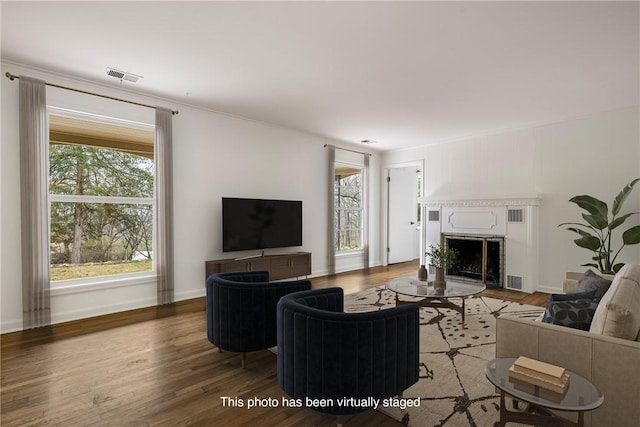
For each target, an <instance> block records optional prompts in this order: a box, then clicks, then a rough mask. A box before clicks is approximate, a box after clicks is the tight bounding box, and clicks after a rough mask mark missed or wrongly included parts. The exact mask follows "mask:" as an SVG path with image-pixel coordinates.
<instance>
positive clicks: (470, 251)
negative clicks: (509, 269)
mask: <svg viewBox="0 0 640 427" xmlns="http://www.w3.org/2000/svg"><path fill="white" fill-rule="evenodd" d="M442 237H443V240H444V245H445V248H451V249H455V250H456V251H458V257H457V258H456V261H455V263H454V265H452V266H450V267H449V268H447V271H446V275H447V276H448V277H450V278H452V279H457V280H468V281H473V282H480V283H484V284H485V285H486V286H487V287H488V288H501V287H503V284H504V270H505V269H504V253H505V250H504V238H503V237H499V236H465V235H447V234H444V235H443V236H442Z"/></svg>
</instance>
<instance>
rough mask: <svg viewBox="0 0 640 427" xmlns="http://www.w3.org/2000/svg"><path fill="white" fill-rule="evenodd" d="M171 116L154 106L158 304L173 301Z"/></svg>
mask: <svg viewBox="0 0 640 427" xmlns="http://www.w3.org/2000/svg"><path fill="white" fill-rule="evenodd" d="M172 118H173V113H172V111H171V110H169V109H167V108H162V107H156V132H155V149H154V153H155V155H154V158H155V163H156V201H157V207H156V215H157V221H156V224H157V232H156V253H154V256H153V259H154V262H155V265H156V271H157V275H158V277H157V287H158V305H164V304H171V303H173V302H174V283H173V280H174V279H173V276H174V274H173V126H172Z"/></svg>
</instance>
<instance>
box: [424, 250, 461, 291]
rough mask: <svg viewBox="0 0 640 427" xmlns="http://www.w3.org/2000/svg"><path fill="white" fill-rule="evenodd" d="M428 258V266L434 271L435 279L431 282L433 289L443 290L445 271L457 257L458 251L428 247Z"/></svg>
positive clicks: (444, 286)
mask: <svg viewBox="0 0 640 427" xmlns="http://www.w3.org/2000/svg"><path fill="white" fill-rule="evenodd" d="M425 255H427V256H428V257H429V260H430V261H429V265H432V266H433V267H434V268H435V269H436V279H435V280H434V281H433V287H434V289H444V288H446V286H447V283H446V282H445V280H444V272H445V269H446V268H447V267H449V266H451V265H452V264H453V263H454V262H455V260H456V258H457V257H458V251H457V250H455V249H452V248H447V249H444V248H442V247H441V246H440V245H436V246H434V245H430V246H429V251H427V252H426V254H425Z"/></svg>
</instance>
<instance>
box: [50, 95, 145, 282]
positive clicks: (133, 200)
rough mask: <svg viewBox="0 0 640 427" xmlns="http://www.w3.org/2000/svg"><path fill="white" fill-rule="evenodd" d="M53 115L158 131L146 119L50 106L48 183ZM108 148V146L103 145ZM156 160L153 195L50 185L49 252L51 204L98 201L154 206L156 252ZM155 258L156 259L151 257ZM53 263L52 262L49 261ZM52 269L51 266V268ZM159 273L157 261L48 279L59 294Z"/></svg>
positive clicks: (101, 202) (137, 279)
mask: <svg viewBox="0 0 640 427" xmlns="http://www.w3.org/2000/svg"><path fill="white" fill-rule="evenodd" d="M51 115H58V116H65V117H71V118H76V119H81V120H88V121H94V122H95V121H97V122H101V123H106V124H113V125H117V126H123V127H130V128H137V129H145V130H149V131H152V132H153V131H155V125H154V124H149V123H143V122H136V121H132V120H126V119H120V118H116V117H108V116H102V115H97V114H92V113H86V112H81V111H75V110H69V109H65V108H60V107H54V106H47V165H46V168H47V177H48V180H47V182H50V179H51V175H50V170H51V168H50V155H49V148H50V146H51V143H50V141H49V133H50V124H49V118H50V116H51ZM102 148H105V147H102ZM156 179H157V160H156V158H155V154H154V158H153V180H154V185H153V195H152V196H151V197H126V196H93V195H75V194H69V195H65V194H54V193H51V192H50V187H49V185H47V209H48V221H49V236H47V246H48V250H49V253H50V248H51V205H52V203H57V202H62V203H98V204H108V203H112V204H118V205H121V204H131V205H149V206H151V209H152V218H153V219H152V242H153V243H152V250H153V251H154V253H155V252H157V251H156V236H157V194H156V193H157V191H156V190H157V189H156V185H155V182H156ZM152 261H153V258H152ZM49 265H51V262H49ZM49 268H50V269H51V267H49ZM156 276H157V269H156V263H155V262H152V264H151V269H150V270H147V271H139V272H133V273H118V274H110V275H106V276H92V277H83V278H75V279H64V280H49V286H50V289H51V290H52V291H55V292H56V294H65V293H74V292H76V291H83V290H88V289H100V290H103V289H110V288H115V287H121V286H132V285H140V284H146V283H149V282H150V280H151V279H153V280H155V278H156Z"/></svg>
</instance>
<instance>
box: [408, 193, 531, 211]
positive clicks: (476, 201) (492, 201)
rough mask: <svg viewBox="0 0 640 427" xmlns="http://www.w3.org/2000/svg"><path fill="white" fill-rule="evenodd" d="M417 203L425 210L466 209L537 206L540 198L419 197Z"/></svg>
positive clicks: (528, 196)
mask: <svg viewBox="0 0 640 427" xmlns="http://www.w3.org/2000/svg"><path fill="white" fill-rule="evenodd" d="M418 202H419V203H420V204H421V205H422V206H425V207H427V208H430V207H441V206H449V207H468V206H539V205H540V196H538V195H537V194H536V195H525V196H509V197H495V196H493V197H478V196H474V197H459V198H458V197H456V198H446V199H441V198H436V197H432V196H427V197H421V198H419V199H418Z"/></svg>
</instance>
